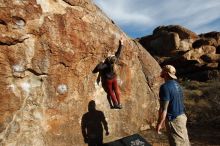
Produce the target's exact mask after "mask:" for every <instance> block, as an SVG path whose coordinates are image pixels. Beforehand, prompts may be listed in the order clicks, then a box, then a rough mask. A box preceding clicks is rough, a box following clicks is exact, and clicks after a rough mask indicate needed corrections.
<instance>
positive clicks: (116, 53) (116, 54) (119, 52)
mask: <svg viewBox="0 0 220 146" xmlns="http://www.w3.org/2000/svg"><path fill="white" fill-rule="evenodd" d="M122 48H123V39H121V40H120V41H119V46H118V50H117V52H115V56H116V58H117V59H118V58H119V57H120V54H121V50H122Z"/></svg>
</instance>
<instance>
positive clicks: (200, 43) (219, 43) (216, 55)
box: [137, 25, 220, 81]
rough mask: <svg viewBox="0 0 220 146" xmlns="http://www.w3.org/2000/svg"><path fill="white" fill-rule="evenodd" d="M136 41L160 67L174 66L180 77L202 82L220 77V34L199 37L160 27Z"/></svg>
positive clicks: (172, 27) (186, 30) (190, 33)
mask: <svg viewBox="0 0 220 146" xmlns="http://www.w3.org/2000/svg"><path fill="white" fill-rule="evenodd" d="M137 40H138V41H139V42H140V43H141V44H142V46H143V47H144V48H146V49H147V50H148V51H149V52H150V53H151V54H152V55H153V56H154V58H155V59H156V60H157V61H158V62H159V64H160V65H165V64H172V65H174V66H175V67H176V68H177V73H178V75H179V76H182V77H186V78H189V79H193V80H199V81H206V80H208V79H215V78H219V77H220V72H219V68H220V65H219V62H220V32H209V33H205V34H201V35H197V34H196V33H194V32H192V31H190V30H188V29H186V28H184V27H182V26H178V25H170V26H159V27H157V28H156V29H155V30H154V31H153V34H152V35H149V36H145V37H142V38H139V39H137Z"/></svg>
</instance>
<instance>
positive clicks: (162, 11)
mask: <svg viewBox="0 0 220 146" xmlns="http://www.w3.org/2000/svg"><path fill="white" fill-rule="evenodd" d="M94 2H95V3H96V4H97V5H98V6H99V7H100V8H101V9H102V10H103V11H104V12H105V13H106V14H107V15H108V16H109V17H110V18H111V19H112V20H114V21H115V22H116V24H118V25H119V26H120V27H122V29H124V30H126V31H129V33H131V35H132V33H136V32H133V31H137V32H138V31H139V32H141V31H148V32H152V31H153V29H154V28H155V27H157V26H159V25H170V24H179V25H182V26H185V27H187V28H188V29H190V30H192V31H195V32H197V33H201V31H212V30H213V31H214V29H216V28H217V29H220V26H219V24H218V23H216V24H212V22H214V21H216V20H219V21H220V13H219V8H220V0H94ZM217 25H218V26H217ZM131 29H134V30H131ZM215 31H219V30H215Z"/></svg>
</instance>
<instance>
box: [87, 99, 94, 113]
mask: <svg viewBox="0 0 220 146" xmlns="http://www.w3.org/2000/svg"><path fill="white" fill-rule="evenodd" d="M88 110H89V111H94V110H95V101H94V100H91V101H90V102H89V104H88Z"/></svg>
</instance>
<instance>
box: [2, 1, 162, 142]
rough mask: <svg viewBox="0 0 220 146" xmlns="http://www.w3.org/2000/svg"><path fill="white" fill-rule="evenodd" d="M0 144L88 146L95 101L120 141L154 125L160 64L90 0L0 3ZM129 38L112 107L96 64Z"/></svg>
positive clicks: (110, 128) (121, 60)
mask: <svg viewBox="0 0 220 146" xmlns="http://www.w3.org/2000/svg"><path fill="white" fill-rule="evenodd" d="M0 7H1V9H0V32H1V33H0V75H1V78H0V87H1V90H2V92H1V93H0V100H1V102H0V110H1V115H0V132H1V134H0V143H1V145H5V146H7V145H8V146H9V145H10V146H14V145H28V146H81V145H82V146H83V145H85V144H84V141H83V137H82V134H81V118H82V116H83V114H85V113H86V112H87V111H88V109H87V106H88V103H89V101H90V100H95V102H96V108H97V109H98V110H101V111H102V112H103V113H104V114H105V117H106V119H107V122H108V127H109V132H110V135H109V136H108V137H107V136H105V137H104V141H111V140H115V139H116V138H119V137H123V136H126V135H129V134H132V133H134V132H137V131H139V130H141V129H146V128H148V127H150V126H153V125H154V124H155V119H156V115H157V107H158V103H157V91H158V86H159V84H160V83H161V81H160V80H156V79H157V77H158V76H159V74H160V66H159V65H158V63H157V62H156V61H155V60H154V59H153V57H151V55H150V54H149V53H148V52H147V51H146V50H145V49H144V48H143V47H142V46H141V45H140V44H139V43H138V42H135V41H132V40H130V39H129V38H128V37H127V36H126V35H125V34H124V33H123V32H122V31H121V30H120V29H119V28H118V27H117V26H116V25H114V23H113V22H112V20H110V19H109V18H107V17H106V16H105V15H104V14H103V13H102V11H101V10H100V9H99V8H98V7H96V6H95V5H94V4H93V3H92V2H91V1H89V0H64V1H62V0H57V1H53V0H36V1H35V0H28V1H20V0H17V1H12V0H1V1H0ZM120 35H124V37H125V38H126V39H127V41H126V42H125V47H124V50H123V52H122V55H121V58H120V61H119V64H118V83H119V85H120V90H121V100H122V104H123V109H122V110H112V109H110V108H109V105H108V102H107V99H106V93H105V92H104V90H103V88H102V87H101V85H97V83H96V79H97V75H96V74H93V73H92V70H93V69H94V68H95V66H96V65H97V64H98V63H99V62H100V61H102V60H104V58H105V57H106V56H108V55H110V54H113V53H114V52H115V51H116V49H117V47H118V43H119V39H120Z"/></svg>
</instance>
